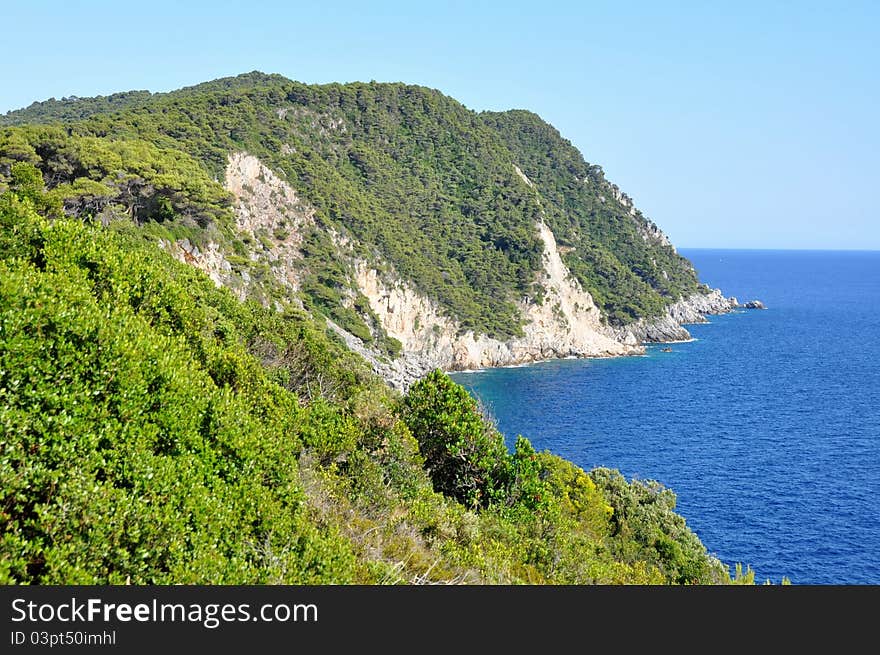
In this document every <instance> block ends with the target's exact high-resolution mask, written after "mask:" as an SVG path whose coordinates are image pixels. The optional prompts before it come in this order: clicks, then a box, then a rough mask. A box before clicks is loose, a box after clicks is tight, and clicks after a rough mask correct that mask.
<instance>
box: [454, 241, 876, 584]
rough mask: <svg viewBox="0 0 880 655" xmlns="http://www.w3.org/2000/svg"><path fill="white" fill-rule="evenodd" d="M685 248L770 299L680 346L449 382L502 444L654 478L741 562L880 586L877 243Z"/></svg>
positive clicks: (762, 573)
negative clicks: (841, 248) (493, 425)
mask: <svg viewBox="0 0 880 655" xmlns="http://www.w3.org/2000/svg"><path fill="white" fill-rule="evenodd" d="M681 252H682V254H683V255H685V256H686V257H688V258H689V259H690V260H691V261H692V262H693V263H694V265H695V267H696V269H697V271H698V272H699V275H700V279H701V280H702V281H703V282H706V283H708V284H709V285H711V286H712V287H719V288H721V290H722V291H723V292H724V293H725V295H733V296H737V297H738V298H739V299H740V301H745V300H751V299H755V298H757V299H760V300H762V301H764V303H765V304H766V305H767V307H768V309H767V310H764V311H761V310H743V311H738V312H736V313H733V314H727V315H723V316H714V317H710V323H708V324H701V325H692V326H688V329H689V330H690V332H691V334H692V335H693V337H694V339H695V340H694V341H692V342H689V343H676V344H672V345H671V346H670V347H671V348H672V352H662V350H661V348H663V347H664V346H661V345H652V346H650V347H649V349H648V352H647V355H646V356H644V357H623V358H615V359H587V360H562V361H553V362H545V363H539V364H534V365H531V366H524V367H519V368H501V369H490V370H485V371H481V372H472V373H459V374H455V375H454V377H455V379H456V380H457V381H458V382H460V383H461V384H463V385H465V386H466V387H467V388H468V389H469V390H470V391H471V392H472V393H473V394H474V395H476V396H477V397H479V398H480V399H481V400H482V401H483V402H484V403H485V404H486V405H488V407H489V409H490V411H491V412H492V413H493V414H494V416H495V418H496V420H497V422H498V425H499V427H500V429H501V430H502V431H503V432H504V433H505V435H506V438H507V440H508V444H512V441H513V439H514V438H515V436H516V435H517V434H522V435H525V436H526V437H528V438H529V439H530V440H531V441H532V443H533V444H534V445H535V447H536V448H538V449H539V450H543V449H547V450H550V451H552V452H554V453H557V454H559V455H561V456H563V457H565V458H567V459H570V460H572V461H574V462H575V463H577V464H579V465H580V466H582V467H584V468H586V469H588V470H589V469H591V468H593V467H596V466H607V467H610V468H616V469H619V470H620V471H621V472H622V473H623V474H624V475H625V476H626V477H627V478H634V477H636V478H642V479H655V480H659V481H660V482H662V483H663V484H664V485H665V486H667V487H669V488H670V489H672V490H673V491H674V492H675V493H676V495H677V497H678V505H677V511H678V512H679V513H680V514H682V515H683V516H684V517H685V519H686V520H687V523H688V525H689V526H690V527H691V529H692V530H694V531H695V532H696V533H697V535H698V536H699V537H700V539H701V540H702V541H703V543H704V544H705V545H706V547H707V549H708V550H709V552H711V553H714V554H715V555H716V556H717V557H719V558H720V559H721V560H722V561H723V562H725V563H726V564H728V565H730V567H731V570H733V567H734V565H735V564H736V563H737V562H739V563H742V564H743V565H744V566H745V565H749V566H751V567H752V569H754V570H755V572H756V581H758V582H764V581H765V580H770V581H772V582H774V583H779V582H780V581H781V580H782V577H783V576H785V577H788V578H789V579H790V580H791V581H792V583H794V584H880V252H852V251H849V252H831V251H767V250H764V251H761V250H702V249H701V250H682V251H681Z"/></svg>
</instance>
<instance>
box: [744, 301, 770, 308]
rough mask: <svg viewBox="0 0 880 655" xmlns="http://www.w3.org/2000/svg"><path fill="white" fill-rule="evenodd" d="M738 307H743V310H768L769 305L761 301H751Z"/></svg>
mask: <svg viewBox="0 0 880 655" xmlns="http://www.w3.org/2000/svg"><path fill="white" fill-rule="evenodd" d="M738 306H739V307H742V308H743V309H767V305H765V304H764V303H762V302H761V301H760V300H749V301H747V302H744V303H742V304H739V305H738Z"/></svg>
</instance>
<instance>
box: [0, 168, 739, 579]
mask: <svg viewBox="0 0 880 655" xmlns="http://www.w3.org/2000/svg"><path fill="white" fill-rule="evenodd" d="M147 152H148V154H153V155H155V154H156V153H155V152H153V151H147ZM44 161H45V160H44ZM187 163H188V160H186V161H184V162H182V163H181V165H184V164H187ZM8 175H9V177H8V179H9V183H8V185H9V188H8V189H7V191H6V192H4V193H3V194H2V195H0V325H2V326H3V327H2V331H0V424H2V425H3V431H4V439H3V441H2V443H0V508H2V511H0V582H2V583H5V584H10V583H38V584H71V583H95V584H106V583H110V584H122V583H129V582H131V583H134V584H146V583H161V584H176V583H203V584H220V583H228V584H231V583H313V584H314V583H319V584H320V583H352V582H362V583H400V582H412V583H424V582H466V583H486V582H491V583H498V582H500V583H511V582H524V583H639V584H642V583H717V582H721V583H726V582H730V581H731V580H730V577H729V575H728V571H727V568H726V567H725V566H724V565H723V564H722V563H720V562H719V561H718V560H716V559H715V558H713V557H711V556H710V555H708V553H707V552H706V549H705V548H704V547H703V545H702V544H701V543H700V541H699V539H698V538H697V537H696V535H694V534H693V532H691V531H690V530H689V529H688V528H687V526H686V524H685V522H684V520H683V519H682V518H681V517H680V516H678V515H677V514H675V513H674V506H675V497H674V495H673V494H672V493H671V492H670V491H668V490H665V489H663V488H662V487H661V486H660V485H657V484H655V483H645V482H633V483H627V482H626V481H625V480H623V478H622V477H621V476H620V475H619V473H616V472H614V471H609V470H605V469H600V470H596V471H593V472H591V473H590V474H587V473H585V472H584V471H582V470H580V469H579V468H577V467H576V466H574V465H572V464H570V463H568V462H566V461H564V460H562V459H560V458H558V457H555V456H553V455H551V454H549V453H536V452H535V451H534V450H533V449H532V447H531V446H530V444H529V443H528V441H527V440H525V439H523V438H518V439H517V441H516V444H515V447H514V448H513V449H512V452H508V450H507V449H506V448H505V447H504V442H503V439H502V437H501V435H500V434H498V432H497V431H496V430H495V429H494V427H493V426H492V425H491V424H489V423H487V422H486V421H485V420H484V419H483V417H482V416H481V415H480V412H479V410H478V408H477V406H476V403H475V402H474V400H473V399H472V398H470V397H469V396H468V394H467V393H466V392H465V390H464V389H463V388H461V387H459V386H458V385H455V384H454V383H453V382H452V381H451V380H450V379H449V378H448V377H446V376H445V375H444V374H442V373H441V372H439V371H436V372H434V373H432V374H430V375H429V376H427V377H426V378H425V379H424V380H422V381H420V382H418V383H416V384H415V385H413V386H412V388H411V389H410V391H409V392H408V394H407V395H406V396H403V397H402V396H400V395H399V394H397V393H395V392H393V391H391V390H390V389H389V388H388V387H387V386H386V385H385V384H383V383H382V382H381V381H380V380H379V379H378V378H376V377H375V376H374V375H373V374H372V373H371V372H370V371H369V368H368V366H367V365H366V363H365V362H363V361H362V360H361V359H360V358H359V357H358V356H357V355H354V354H352V353H349V352H348V351H347V350H346V349H345V348H344V347H343V345H342V344H341V343H340V342H338V341H336V340H334V338H333V336H332V335H333V333H332V332H331V333H330V334H327V333H326V332H325V330H324V328H323V326H321V325H320V323H316V322H315V321H314V320H313V319H312V318H311V317H310V316H309V315H308V314H307V313H305V312H303V311H301V310H297V309H295V308H293V307H289V308H287V309H286V310H284V311H277V310H276V309H274V308H265V307H262V306H261V305H259V304H258V303H255V302H253V301H241V300H239V299H237V298H236V297H235V296H234V295H233V293H232V292H230V291H229V290H228V289H226V288H224V287H222V286H220V287H217V285H216V284H215V283H214V282H213V281H212V280H211V279H210V278H209V277H208V276H207V275H206V274H205V273H203V272H201V271H198V270H197V269H196V268H194V267H191V266H188V265H185V264H183V263H180V262H177V261H175V260H174V259H173V258H172V257H171V256H170V255H169V254H168V253H167V252H163V251H162V250H161V249H159V248H156V247H155V243H154V242H153V241H152V240H151V239H146V240H145V239H144V235H143V233H141V232H140V231H138V230H132V229H130V224H128V223H125V222H123V221H114V222H111V223H110V224H109V226H108V227H102V226H101V225H100V224H99V223H98V224H93V225H87V224H84V223H83V222H82V221H79V220H71V219H69V218H63V217H61V214H63V206H62V200H61V198H60V197H59V196H58V195H57V194H54V193H53V192H52V191H47V190H46V189H45V186H44V180H43V176H42V175H41V172H40V170H38V169H37V168H35V167H34V166H33V165H32V164H28V163H23V162H18V163H15V164H12V165H11V166H10V167H9V173H8ZM208 186H209V187H210V185H208ZM56 188H57V187H56ZM211 197H212V196H210V194H209V195H208V196H205V197H200V199H198V200H197V201H196V200H193V202H194V203H195V204H194V209H193V210H192V211H193V212H194V214H193V215H195V216H199V215H201V214H199V211H200V210H199V209H198V208H199V207H201V206H202V205H201V203H205V204H204V207H210V204H211V203H210V200H209V199H210V198H211ZM206 198H207V199H206ZM184 200H187V199H186V198H182V199H177V200H174V199H171V200H170V201H171V202H174V203H176V204H175V206H182V205H181V204H180V203H182V202H183V201H184ZM215 219H216V220H217V221H218V223H220V224H222V223H223V219H222V213H221V214H217V215H216V216H215ZM215 219H212V220H215ZM218 229H219V228H218ZM737 578H738V581H745V582H750V581H751V579H752V578H751V576H750V575H749V576H746V577H745V578H739V576H737Z"/></svg>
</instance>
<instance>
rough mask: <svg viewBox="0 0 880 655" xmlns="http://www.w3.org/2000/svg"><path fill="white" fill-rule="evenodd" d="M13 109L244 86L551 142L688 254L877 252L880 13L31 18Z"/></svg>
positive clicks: (475, 11) (265, 13) (675, 8)
mask: <svg viewBox="0 0 880 655" xmlns="http://www.w3.org/2000/svg"><path fill="white" fill-rule="evenodd" d="M6 5H7V6H5V7H4V10H3V23H4V24H5V27H6V29H4V41H5V43H4V45H5V47H4V51H5V53H6V57H7V59H6V63H5V65H4V66H3V67H2V72H0V112H5V111H7V110H9V109H14V108H18V107H21V106H25V105H27V104H29V103H30V102H32V101H33V100H42V99H46V98H48V97H52V96H54V97H57V98H60V97H62V96H66V95H79V96H88V95H97V94H108V93H112V92H115V91H121V90H128V89H149V90H151V91H168V90H171V89H174V88H179V87H181V86H185V85H189V84H195V83H198V82H201V81H206V80H209V79H214V78H217V77H221V76H225V75H234V74H238V73H243V72H247V71H251V70H262V71H264V72H270V73H281V74H283V75H286V76H287V77H290V78H292V79H297V80H301V81H304V82H332V81H339V82H345V81H353V80H365V81H368V80H377V81H404V82H411V83H416V84H423V85H426V86H430V87H434V88H438V89H440V90H442V91H443V92H445V93H447V94H449V95H451V96H453V97H455V98H457V99H458V100H460V101H461V102H463V103H464V104H465V105H466V106H467V107H469V108H471V109H475V110H483V109H492V110H500V109H509V108H525V109H531V110H533V111H535V112H537V113H538V114H540V115H541V116H542V117H543V118H544V119H545V120H547V121H549V122H550V123H552V124H553V125H554V126H556V127H557V128H558V129H559V130H560V131H561V132H562V134H563V135H564V136H566V137H567V138H569V139H570V140H571V141H572V142H573V143H574V144H575V145H576V146H577V147H578V148H579V149H580V150H581V151H582V152H583V153H584V156H585V158H586V159H587V161H589V162H591V163H596V164H599V165H601V166H602V167H603V168H604V169H605V171H606V174H607V176H608V177H609V179H611V180H612V181H613V182H616V183H617V184H619V185H620V187H621V188H622V189H623V190H624V191H626V192H627V193H628V194H629V195H630V196H632V197H633V199H634V200H635V201H636V204H637V205H638V206H639V207H640V208H641V209H642V211H643V212H645V213H646V214H647V215H648V216H649V217H651V218H652V219H653V220H654V221H655V222H656V223H657V224H658V225H659V226H660V227H661V228H663V229H664V230H665V231H666V232H667V233H668V234H669V235H670V237H671V239H672V241H673V242H674V243H675V244H676V245H678V246H679V247H744V248H748V247H752V248H846V249H880V222H878V221H877V220H875V217H876V216H877V210H876V208H875V205H874V203H875V196H876V192H877V191H878V189H880V175H878V171H880V126H878V118H880V108H878V100H880V3H878V2H841V3H834V2H827V3H811V2H754V3H752V2H729V3H725V6H721V3H707V2H673V1H668V2H644V3H639V2H632V3H621V2H608V3H604V2H602V3H591V2H572V3H567V2H534V1H532V2H522V3H520V2H515V1H512V2H478V1H477V0H472V1H470V2H432V3H414V2H401V3H392V2H352V3H345V2H331V1H326V2H320V3H296V2H260V1H259V0H252V1H250V2H244V3H242V2H223V1H214V2H182V1H180V0H178V1H177V2H165V1H163V0H160V1H151V2H149V3H121V2H97V1H96V2H82V1H79V2H78V1H76V0H70V1H68V2H40V1H37V0H30V1H29V2H19V3H14V4H13V3H6Z"/></svg>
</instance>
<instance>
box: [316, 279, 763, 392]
mask: <svg viewBox="0 0 880 655" xmlns="http://www.w3.org/2000/svg"><path fill="white" fill-rule="evenodd" d="M736 309H766V306H765V305H764V303H762V302H761V301H760V300H750V301H747V302H744V303H740V302H739V300H737V298H735V297H732V296H731V297H727V296H725V295H724V294H723V293H722V292H721V290H720V289H712V290H711V291H710V292H709V293H695V294H693V295H691V296H688V297H687V298H682V299H681V300H679V301H677V302H675V303H673V304H671V305H669V307H667V309H666V313H665V314H664V316H662V317H660V318H654V319H640V320H639V321H636V322H635V323H631V324H629V325H626V326H623V327H617V328H608V329H607V334H608V336H609V337H610V338H611V339H613V340H614V341H616V342H617V343H619V344H621V345H622V346H623V347H624V350H623V351H622V352H620V351H619V352H608V353H598V354H593V353H590V354H586V353H582V352H576V351H573V350H566V349H559V350H555V349H548V350H546V351H531V352H528V351H525V352H524V351H520V352H519V353H515V352H514V351H512V350H510V349H505V351H504V353H500V352H499V353H496V354H497V355H498V356H497V357H495V358H492V360H491V361H488V362H486V363H485V364H483V365H481V366H479V367H475V366H470V365H468V362H467V360H456V359H455V358H450V353H448V352H437V353H432V354H431V355H427V354H424V353H413V352H410V353H404V355H403V356H402V357H400V358H398V359H396V360H387V359H384V358H381V359H380V358H378V357H377V356H376V355H375V353H373V352H372V351H371V350H370V349H368V348H365V347H364V346H363V345H362V344H360V343H353V342H352V341H354V342H359V341H360V340H359V339H357V338H356V337H352V336H351V335H348V334H347V333H344V331H343V330H341V329H340V328H338V326H335V325H334V326H331V327H332V328H334V330H335V331H337V333H339V334H340V336H344V338H345V340H346V343H347V345H348V347H349V348H351V349H352V350H355V351H356V352H358V353H359V354H360V355H362V356H364V357H365V358H366V359H367V360H368V361H369V362H370V363H371V364H372V366H373V369H374V370H375V371H376V373H378V374H379V375H381V376H382V377H383V378H384V379H385V380H386V381H387V382H388V383H389V384H390V385H391V386H392V387H394V388H396V389H399V390H404V391H405V390H406V389H407V388H408V387H409V386H410V385H411V384H413V383H414V382H415V381H417V380H418V379H420V378H421V377H423V376H424V375H425V374H427V373H428V372H429V371H431V370H433V369H434V368H441V369H443V370H446V371H447V372H454V371H467V370H478V369H479V368H489V367H505V366H516V365H522V364H531V363H536V362H540V361H548V360H554V359H572V358H586V357H591V358H592V357H596V358H598V357H619V356H627V355H635V354H642V353H644V345H645V344H647V343H681V342H686V341H691V340H692V337H691V334H690V332H688V330H687V329H686V328H685V327H684V326H685V325H688V324H695V323H707V322H708V319H707V318H706V317H707V316H711V315H718V314H727V313H730V312H732V311H734V310H736Z"/></svg>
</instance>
